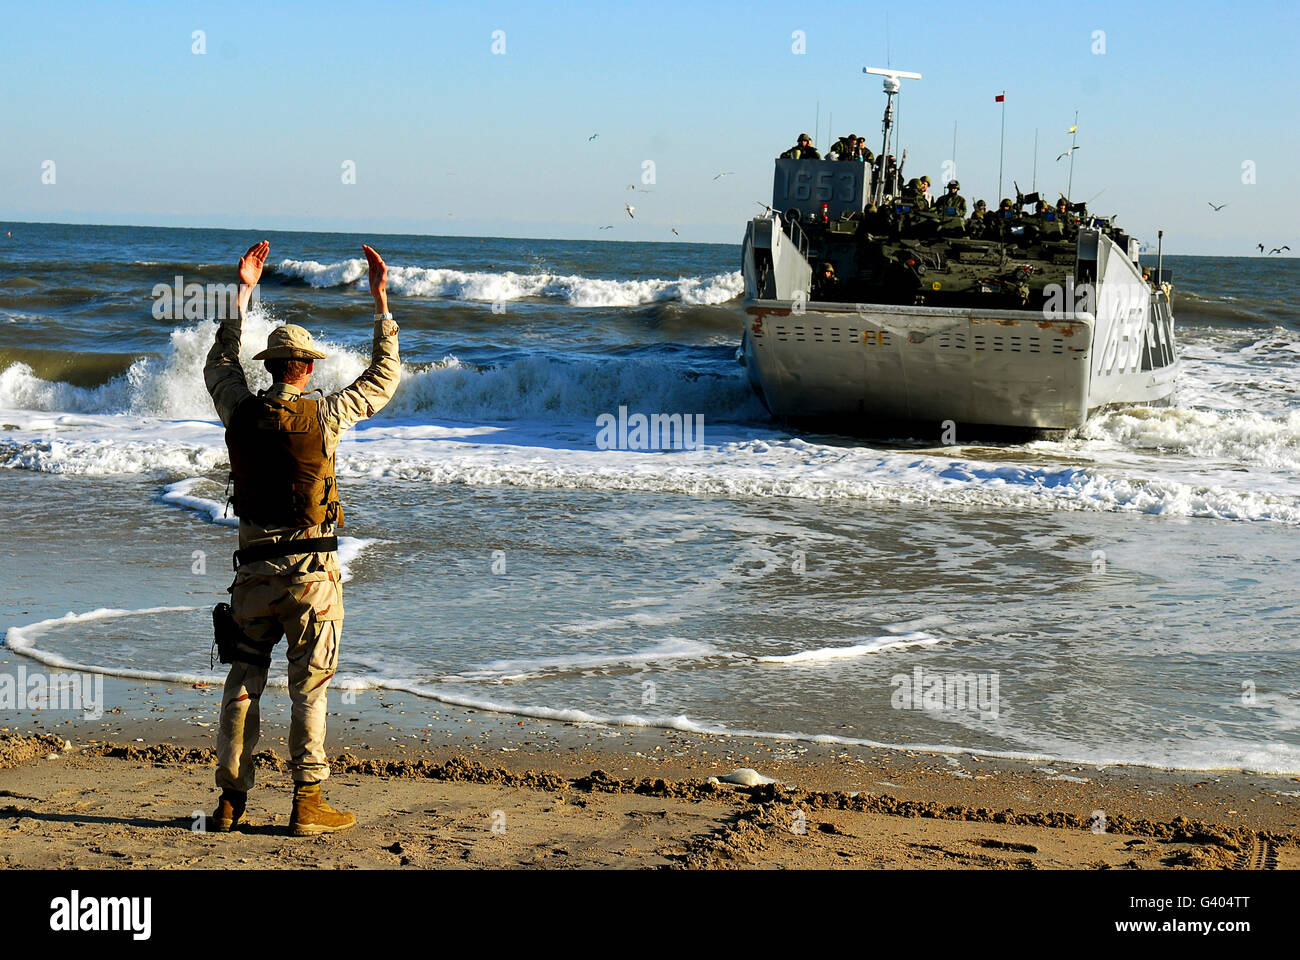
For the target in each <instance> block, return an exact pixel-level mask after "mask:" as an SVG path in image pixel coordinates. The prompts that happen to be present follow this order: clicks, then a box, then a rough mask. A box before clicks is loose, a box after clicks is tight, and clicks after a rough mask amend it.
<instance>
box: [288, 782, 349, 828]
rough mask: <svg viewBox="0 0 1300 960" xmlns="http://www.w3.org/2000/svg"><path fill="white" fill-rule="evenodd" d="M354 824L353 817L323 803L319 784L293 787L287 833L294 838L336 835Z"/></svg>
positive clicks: (303, 784)
mask: <svg viewBox="0 0 1300 960" xmlns="http://www.w3.org/2000/svg"><path fill="white" fill-rule="evenodd" d="M356 822H357V818H356V817H355V816H354V815H352V814H350V813H344V812H343V811H342V810H335V809H334V808H333V807H331V806H330V805H329V804H328V803H326V802H325V797H324V796H322V795H321V788H320V784H319V783H295V784H294V785H293V813H292V814H291V815H290V817H289V832H290V833H292V834H293V835H294V836H295V837H314V836H316V835H317V834H321V833H338V832H339V831H340V830H346V829H348V828H349V827H353V826H356Z"/></svg>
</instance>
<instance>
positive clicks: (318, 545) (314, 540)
mask: <svg viewBox="0 0 1300 960" xmlns="http://www.w3.org/2000/svg"><path fill="white" fill-rule="evenodd" d="M338 548H339V538H338V537H311V538H309V539H306V540H281V541H279V542H278V543H259V544H257V545H256V546H252V547H245V548H244V549H243V550H236V551H235V569H236V570H238V569H239V568H240V567H242V566H244V565H245V564H249V563H256V562H257V561H258V560H279V559H281V558H282V557H296V556H298V555H299V554H303V553H333V552H334V551H336V550H338Z"/></svg>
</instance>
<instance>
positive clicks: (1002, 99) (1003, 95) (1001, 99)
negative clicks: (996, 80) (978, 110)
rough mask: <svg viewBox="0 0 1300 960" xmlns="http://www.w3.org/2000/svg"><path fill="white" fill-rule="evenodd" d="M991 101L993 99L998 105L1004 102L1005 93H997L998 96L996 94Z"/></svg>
mask: <svg viewBox="0 0 1300 960" xmlns="http://www.w3.org/2000/svg"><path fill="white" fill-rule="evenodd" d="M993 99H994V100H995V101H996V102H998V103H1002V102H1003V101H1005V100H1006V99H1007V95H1006V94H1005V93H999V94H998V95H997V96H996V97H994V98H993Z"/></svg>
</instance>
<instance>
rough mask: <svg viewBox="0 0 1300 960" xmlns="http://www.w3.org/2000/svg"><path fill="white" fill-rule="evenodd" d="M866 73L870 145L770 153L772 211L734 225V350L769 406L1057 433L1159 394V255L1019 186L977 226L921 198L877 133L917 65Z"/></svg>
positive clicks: (1171, 346) (887, 424)
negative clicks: (872, 84)
mask: <svg viewBox="0 0 1300 960" xmlns="http://www.w3.org/2000/svg"><path fill="white" fill-rule="evenodd" d="M864 72H867V73H875V74H881V75H884V76H885V84H884V86H885V93H886V95H887V104H886V108H885V117H884V123H883V127H884V144H883V148H882V150H881V153H880V155H879V156H878V157H876V158H875V160H874V162H872V163H868V162H861V161H858V162H854V161H842V160H841V161H832V160H789V159H778V160H777V161H776V168H775V175H774V181H773V187H772V203H771V206H770V207H769V208H768V210H767V212H766V213H764V214H762V215H760V216H757V217H755V218H754V219H753V220H751V221H750V223H749V225H748V227H747V228H746V231H745V239H744V244H743V250H742V270H743V274H744V280H745V294H744V309H745V312H746V314H747V318H746V326H745V331H744V338H743V343H742V347H741V354H740V357H741V362H742V363H744V364H745V366H746V368H747V370H748V373H749V378H750V380H751V382H752V383H753V385H754V388H755V390H756V391H757V392H758V394H759V396H760V397H761V398H762V400H763V402H764V403H765V404H766V406H767V408H768V409H769V410H770V411H771V412H772V413H773V414H774V415H776V416H778V417H780V418H783V419H789V420H796V421H800V420H806V421H819V422H823V423H825V425H827V426H829V427H831V428H833V429H837V430H841V431H844V432H848V433H853V434H858V435H864V436H884V435H893V436H897V435H900V431H902V435H913V436H926V435H928V434H930V433H940V434H942V433H943V432H944V431H945V430H946V429H947V430H951V429H953V427H955V428H956V429H957V430H959V431H961V435H962V436H972V435H976V434H979V435H995V434H998V433H1003V432H1006V431H1008V430H1009V431H1011V432H1012V433H1020V432H1026V431H1027V432H1029V433H1031V434H1037V435H1044V434H1045V435H1060V434H1062V433H1064V432H1067V431H1069V430H1072V429H1075V428H1078V427H1079V426H1081V425H1082V424H1083V423H1084V422H1085V421H1086V420H1087V418H1088V417H1089V416H1091V415H1092V414H1094V413H1095V412H1096V411H1098V410H1100V409H1102V408H1105V407H1108V406H1113V405H1121V404H1143V403H1146V404H1155V403H1161V402H1165V401H1167V400H1168V398H1169V397H1170V395H1171V393H1172V391H1173V388H1174V382H1175V378H1176V376H1177V372H1178V367H1179V361H1178V355H1177V349H1176V345H1175V340H1174V321H1173V313H1172V311H1171V309H1170V295H1171V290H1172V288H1171V280H1172V276H1171V273H1170V272H1169V271H1168V270H1165V269H1164V267H1163V258H1162V257H1161V258H1158V261H1157V264H1156V265H1155V266H1154V267H1149V268H1144V267H1143V266H1142V264H1141V261H1140V256H1139V250H1140V245H1139V243H1138V241H1137V240H1136V239H1135V238H1133V237H1129V236H1127V235H1126V234H1125V233H1124V232H1123V231H1122V230H1121V229H1120V228H1119V227H1118V226H1117V225H1116V223H1115V220H1114V218H1113V217H1106V218H1104V217H1097V216H1093V215H1091V214H1090V213H1089V212H1088V210H1087V209H1086V207H1085V206H1084V205H1083V204H1078V203H1068V202H1067V204H1066V209H1064V210H1063V211H1061V212H1058V211H1057V210H1056V209H1055V208H1056V204H1052V205H1051V206H1050V207H1047V209H1040V210H1039V211H1037V212H1032V213H1031V212H1029V211H1027V210H1026V207H1027V206H1029V205H1030V204H1035V205H1036V206H1039V207H1040V208H1041V207H1043V206H1047V205H1046V204H1036V201H1038V199H1039V198H1038V197H1037V195H1034V194H1030V195H1028V196H1026V195H1023V194H1021V193H1020V192H1019V190H1018V189H1017V193H1016V198H1015V201H1014V202H1013V204H1012V206H1011V209H998V210H992V209H991V210H989V211H988V213H987V215H986V218H985V219H984V220H983V221H980V220H972V219H967V218H966V217H965V216H962V215H961V214H960V213H958V212H957V210H956V209H954V208H950V207H949V208H946V207H944V206H943V204H944V200H945V198H944V197H943V196H940V197H939V198H938V199H937V200H935V201H933V202H932V204H930V205H927V204H926V203H925V202H924V201H918V200H917V199H915V198H914V197H913V196H911V194H910V192H909V191H908V190H907V189H905V188H904V187H903V186H902V185H901V181H902V167H903V165H904V163H905V160H904V162H903V163H896V162H895V160H894V158H893V156H892V152H891V143H890V141H891V135H892V128H893V114H894V97H895V95H896V94H897V93H898V90H899V87H900V79H899V78H900V77H914V78H916V79H920V77H919V75H918V74H906V73H902V72H901V71H892V70H876V69H872V68H867V69H866V70H865V71H864ZM904 157H905V154H904ZM1161 236H1163V233H1162V234H1161ZM825 264H830V265H831V267H832V268H833V273H834V278H833V279H831V280H830V281H829V282H826V281H825V280H824V274H825V270H824V265H825ZM950 425H951V426H950Z"/></svg>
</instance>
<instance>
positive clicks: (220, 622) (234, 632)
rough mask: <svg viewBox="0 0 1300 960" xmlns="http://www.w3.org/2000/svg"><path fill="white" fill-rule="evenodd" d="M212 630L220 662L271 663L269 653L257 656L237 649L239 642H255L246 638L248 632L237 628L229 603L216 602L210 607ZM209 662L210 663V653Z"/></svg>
mask: <svg viewBox="0 0 1300 960" xmlns="http://www.w3.org/2000/svg"><path fill="white" fill-rule="evenodd" d="M212 631H213V633H214V635H215V640H214V643H213V646H215V647H216V648H217V658H218V659H219V660H220V661H221V662H222V663H251V664H253V665H254V666H257V667H269V666H270V665H271V657H270V656H269V655H265V656H258V655H257V654H254V653H249V652H247V651H246V650H241V649H239V645H240V644H241V643H242V644H244V645H245V646H255V644H253V642H252V640H250V639H249V638H248V634H246V633H244V631H243V630H241V629H239V624H237V623H235V615H234V612H233V611H232V610H231V609H230V604H228V603H218V604H217V605H216V606H215V607H213V608H212ZM209 663H211V656H210V655H209ZM213 665H214V666H215V664H213Z"/></svg>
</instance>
